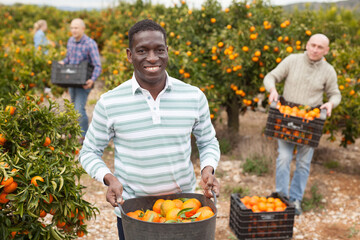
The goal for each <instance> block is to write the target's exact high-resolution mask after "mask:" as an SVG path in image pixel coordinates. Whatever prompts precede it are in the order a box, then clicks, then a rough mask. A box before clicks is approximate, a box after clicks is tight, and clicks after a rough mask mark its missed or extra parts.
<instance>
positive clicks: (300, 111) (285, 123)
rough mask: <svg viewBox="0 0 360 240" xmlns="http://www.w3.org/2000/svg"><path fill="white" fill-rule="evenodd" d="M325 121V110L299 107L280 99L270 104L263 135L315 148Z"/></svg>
mask: <svg viewBox="0 0 360 240" xmlns="http://www.w3.org/2000/svg"><path fill="white" fill-rule="evenodd" d="M325 119H326V110H325V109H320V108H318V107H315V108H312V107H310V106H304V105H299V104H295V103H291V102H288V101H286V100H285V99H284V98H283V97H280V99H279V101H277V102H272V103H271V105H270V109H269V115H268V119H267V123H266V127H265V135H266V136H268V137H270V138H277V139H282V140H284V141H287V142H292V143H295V144H298V145H309V146H311V147H317V146H318V144H319V140H320V138H321V135H322V130H323V127H324V123H325Z"/></svg>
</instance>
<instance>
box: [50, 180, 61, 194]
mask: <svg viewBox="0 0 360 240" xmlns="http://www.w3.org/2000/svg"><path fill="white" fill-rule="evenodd" d="M51 184H52V185H53V189H54V191H56V187H57V184H56V182H55V181H54V180H52V181H51ZM59 191H60V190H59Z"/></svg>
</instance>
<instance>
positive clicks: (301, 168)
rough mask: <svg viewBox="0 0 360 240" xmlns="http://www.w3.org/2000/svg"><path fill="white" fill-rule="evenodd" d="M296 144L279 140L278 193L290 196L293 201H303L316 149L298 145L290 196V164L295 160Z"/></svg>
mask: <svg viewBox="0 0 360 240" xmlns="http://www.w3.org/2000/svg"><path fill="white" fill-rule="evenodd" d="M294 147H295V144H293V143H289V142H285V141H282V140H278V153H279V155H278V158H277V159H276V192H281V193H283V194H284V195H285V196H288V197H289V199H290V200H291V201H295V200H300V201H301V200H302V198H303V196H304V192H305V188H306V183H307V180H308V178H309V173H310V165H311V160H312V157H313V154H314V148H312V147H309V146H305V145H298V146H297V154H296V169H295V172H294V176H293V178H292V180H291V185H290V195H289V182H290V164H291V161H292V158H293V151H294Z"/></svg>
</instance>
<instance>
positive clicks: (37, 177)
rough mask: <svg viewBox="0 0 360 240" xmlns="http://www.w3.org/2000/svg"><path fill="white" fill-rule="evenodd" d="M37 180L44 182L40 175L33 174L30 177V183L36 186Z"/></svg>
mask: <svg viewBox="0 0 360 240" xmlns="http://www.w3.org/2000/svg"><path fill="white" fill-rule="evenodd" d="M37 181H40V182H44V179H43V178H42V177H40V176H35V177H33V178H32V179H31V183H32V184H34V185H35V186H36V187H37V186H39V185H38V183H37Z"/></svg>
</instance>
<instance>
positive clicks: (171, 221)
mask: <svg viewBox="0 0 360 240" xmlns="http://www.w3.org/2000/svg"><path fill="white" fill-rule="evenodd" d="M176 222H177V221H176V220H167V221H165V223H176Z"/></svg>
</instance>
